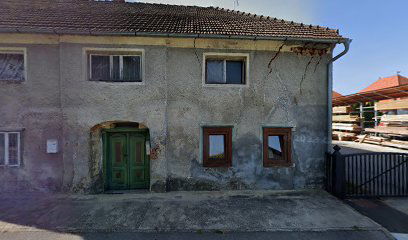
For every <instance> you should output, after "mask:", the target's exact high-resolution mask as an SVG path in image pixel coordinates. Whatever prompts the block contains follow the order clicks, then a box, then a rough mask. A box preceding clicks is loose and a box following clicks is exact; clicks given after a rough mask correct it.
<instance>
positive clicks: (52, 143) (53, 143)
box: [47, 139, 58, 153]
mask: <svg viewBox="0 0 408 240" xmlns="http://www.w3.org/2000/svg"><path fill="white" fill-rule="evenodd" d="M47 153H58V140H57V139H48V140H47Z"/></svg>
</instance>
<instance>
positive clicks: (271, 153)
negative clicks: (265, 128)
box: [268, 136, 283, 160]
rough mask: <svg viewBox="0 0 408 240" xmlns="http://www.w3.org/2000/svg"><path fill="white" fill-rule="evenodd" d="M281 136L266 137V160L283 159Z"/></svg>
mask: <svg viewBox="0 0 408 240" xmlns="http://www.w3.org/2000/svg"><path fill="white" fill-rule="evenodd" d="M282 149H283V136H268V158H269V159H273V160H282V159H283V152H282Z"/></svg>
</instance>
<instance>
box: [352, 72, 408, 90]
mask: <svg viewBox="0 0 408 240" xmlns="http://www.w3.org/2000/svg"><path fill="white" fill-rule="evenodd" d="M405 84H408V78H406V77H404V76H401V75H395V76H391V77H385V78H380V79H378V80H377V81H376V82H374V83H373V84H371V85H370V86H368V87H366V88H364V89H363V90H361V91H360V92H359V93H363V92H371V91H375V90H379V89H384V88H390V87H397V86H401V85H405Z"/></svg>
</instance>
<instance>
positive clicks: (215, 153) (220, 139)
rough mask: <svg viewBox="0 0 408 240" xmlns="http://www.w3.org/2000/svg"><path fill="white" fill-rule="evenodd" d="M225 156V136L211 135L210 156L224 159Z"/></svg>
mask: <svg viewBox="0 0 408 240" xmlns="http://www.w3.org/2000/svg"><path fill="white" fill-rule="evenodd" d="M224 157H225V136H224V135H210V152H209V158H216V159H223V158H224Z"/></svg>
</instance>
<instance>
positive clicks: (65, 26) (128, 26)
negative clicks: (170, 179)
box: [0, 0, 344, 41]
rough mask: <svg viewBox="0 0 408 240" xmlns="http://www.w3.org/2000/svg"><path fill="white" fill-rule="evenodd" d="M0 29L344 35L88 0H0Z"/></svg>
mask: <svg viewBox="0 0 408 240" xmlns="http://www.w3.org/2000/svg"><path fill="white" fill-rule="evenodd" d="M0 32H28V33H57V34H70V33H71V34H93V35H106V34H115V35H137V34H140V35H143V34H151V33H156V34H169V35H171V34H172V35H174V34H175V35H200V36H204V37H205V36H209V37H211V36H220V37H223V38H227V37H251V38H255V37H256V38H259V39H262V38H282V39H285V38H294V39H308V40H309V39H311V40H324V41H342V40H344V38H343V37H342V36H341V35H340V34H339V33H338V31H337V30H333V29H329V28H325V27H319V26H311V25H305V24H300V23H294V22H289V21H284V20H280V19H276V18H270V17H264V16H259V15H254V14H248V13H244V12H239V11H232V10H226V9H220V8H214V7H197V6H178V5H165V4H150V3H139V2H137V3H125V2H119V1H117V2H107V1H105V2H104V1H99V2H98V1H93V0H29V1H28V0H0Z"/></svg>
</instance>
